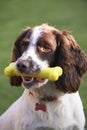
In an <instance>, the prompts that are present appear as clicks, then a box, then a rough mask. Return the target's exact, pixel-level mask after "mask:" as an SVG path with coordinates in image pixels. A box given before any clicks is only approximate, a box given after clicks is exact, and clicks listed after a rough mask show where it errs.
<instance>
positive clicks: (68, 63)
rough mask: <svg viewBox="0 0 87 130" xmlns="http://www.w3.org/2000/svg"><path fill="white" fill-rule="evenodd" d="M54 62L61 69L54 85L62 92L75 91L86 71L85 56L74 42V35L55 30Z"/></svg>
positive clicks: (86, 58)
mask: <svg viewBox="0 0 87 130" xmlns="http://www.w3.org/2000/svg"><path fill="white" fill-rule="evenodd" d="M56 41H57V50H56V59H55V61H56V63H55V65H59V66H61V67H62V69H63V75H62V76H61V77H60V78H59V80H58V81H57V82H56V86H57V88H58V89H60V90H61V91H63V92H65V93H66V92H68V93H72V92H76V91H77V90H78V88H79V86H80V82H81V78H82V76H83V74H84V73H85V72H86V71H87V56H86V54H85V53H84V52H83V51H82V50H81V48H80V47H79V46H78V44H77V43H76V41H75V39H74V37H73V36H72V35H71V34H70V33H68V32H66V31H63V32H59V31H58V32H56Z"/></svg>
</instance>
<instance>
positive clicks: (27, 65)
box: [10, 24, 87, 93]
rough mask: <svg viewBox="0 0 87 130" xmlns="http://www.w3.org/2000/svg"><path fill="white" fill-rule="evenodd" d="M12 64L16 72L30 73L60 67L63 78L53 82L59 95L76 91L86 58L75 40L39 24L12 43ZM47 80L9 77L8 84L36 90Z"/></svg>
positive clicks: (85, 66) (52, 28)
mask: <svg viewBox="0 0 87 130" xmlns="http://www.w3.org/2000/svg"><path fill="white" fill-rule="evenodd" d="M12 61H16V67H17V69H18V71H20V72H21V73H26V74H33V73H36V72H38V71H40V70H41V69H42V68H44V67H47V66H51V67H54V66H57V65H58V66H61V67H62V69H63V75H62V76H61V77H60V78H59V80H58V81H56V82H54V83H55V85H56V88H58V89H59V90H61V91H63V92H69V93H71V92H76V91H77V90H78V88H79V85H80V81H81V78H82V76H83V74H84V73H85V72H86V71H87V57H86V55H85V54H84V52H83V51H82V50H81V49H80V47H79V46H78V45H77V43H76V41H75V39H74V38H73V36H72V35H71V34H69V33H68V32H66V31H59V30H57V29H56V28H54V27H52V26H48V25H47V24H42V25H40V26H36V27H34V28H26V29H25V30H24V31H23V32H22V34H21V35H20V36H19V37H18V39H17V40H16V41H15V43H14V48H13V54H12ZM46 82H47V79H45V80H43V79H37V78H28V77H17V76H13V77H11V78H10V83H11V85H15V86H21V84H23V85H24V86H25V87H27V88H29V87H40V86H42V85H43V84H45V83H46Z"/></svg>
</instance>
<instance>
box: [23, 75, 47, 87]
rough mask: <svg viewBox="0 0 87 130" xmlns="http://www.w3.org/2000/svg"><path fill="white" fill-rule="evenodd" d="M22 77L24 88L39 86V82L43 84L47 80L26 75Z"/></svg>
mask: <svg viewBox="0 0 87 130" xmlns="http://www.w3.org/2000/svg"><path fill="white" fill-rule="evenodd" d="M22 79H23V81H22V84H23V86H24V87H26V88H30V87H32V86H33V87H39V86H41V84H44V83H45V82H46V81H47V79H42V78H35V77H28V76H23V77H22Z"/></svg>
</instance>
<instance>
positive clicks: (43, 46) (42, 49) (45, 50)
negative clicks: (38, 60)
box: [38, 43, 52, 53]
mask: <svg viewBox="0 0 87 130" xmlns="http://www.w3.org/2000/svg"><path fill="white" fill-rule="evenodd" d="M38 50H39V51H40V52H42V53H50V52H51V51H52V49H51V47H50V45H49V44H48V43H44V44H39V45H38Z"/></svg>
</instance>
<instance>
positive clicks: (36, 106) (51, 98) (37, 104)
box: [35, 96, 57, 112]
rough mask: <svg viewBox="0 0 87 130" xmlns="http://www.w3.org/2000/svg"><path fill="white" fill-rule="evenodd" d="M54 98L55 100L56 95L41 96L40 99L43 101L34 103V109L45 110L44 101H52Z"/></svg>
mask: <svg viewBox="0 0 87 130" xmlns="http://www.w3.org/2000/svg"><path fill="white" fill-rule="evenodd" d="M55 100H57V97H52V96H48V97H44V98H42V99H41V101H43V102H41V103H36V104H35V111H38V110H42V111H43V112H46V111H47V108H46V103H45V102H53V101H55Z"/></svg>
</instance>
